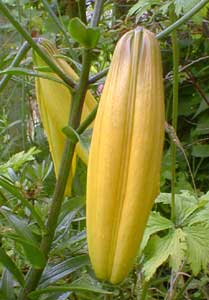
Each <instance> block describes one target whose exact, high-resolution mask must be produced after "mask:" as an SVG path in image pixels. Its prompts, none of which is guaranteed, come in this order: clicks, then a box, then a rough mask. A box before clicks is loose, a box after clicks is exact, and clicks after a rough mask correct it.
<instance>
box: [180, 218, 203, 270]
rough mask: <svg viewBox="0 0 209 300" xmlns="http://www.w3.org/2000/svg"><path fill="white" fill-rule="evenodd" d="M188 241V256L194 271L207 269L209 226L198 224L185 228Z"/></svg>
mask: <svg viewBox="0 0 209 300" xmlns="http://www.w3.org/2000/svg"><path fill="white" fill-rule="evenodd" d="M184 233H185V237H186V242H187V258H188V262H189V263H190V265H191V269H192V272H193V273H194V275H197V274H198V273H199V272H200V271H201V269H203V270H205V271H207V269H208V264H209V255H208V253H209V227H208V226H204V225H203V224H197V225H193V226H190V227H185V228H184Z"/></svg>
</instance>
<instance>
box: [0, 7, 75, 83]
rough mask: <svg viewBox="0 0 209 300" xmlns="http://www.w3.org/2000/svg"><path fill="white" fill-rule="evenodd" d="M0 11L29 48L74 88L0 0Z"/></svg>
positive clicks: (68, 78)
mask: <svg viewBox="0 0 209 300" xmlns="http://www.w3.org/2000/svg"><path fill="white" fill-rule="evenodd" d="M0 11H1V12H2V13H3V14H4V15H5V16H6V17H7V18H8V20H9V21H10V22H11V24H12V25H13V26H14V27H15V28H16V29H17V31H18V32H19V33H20V34H21V35H22V36H23V37H24V38H25V40H26V41H27V42H28V43H29V44H30V46H31V48H33V49H34V50H35V51H36V52H37V53H38V55H39V56H40V57H41V58H42V59H43V60H44V61H45V63H46V64H47V65H48V66H49V67H50V68H51V69H52V70H53V71H54V72H55V73H56V74H57V75H58V76H59V77H60V78H61V79H62V80H63V81H64V82H65V83H67V84H68V85H69V87H72V88H74V87H75V83H74V81H73V80H72V79H71V78H70V77H69V76H67V75H66V74H65V73H64V72H62V70H61V69H60V68H59V67H58V66H57V65H56V64H54V63H53V61H52V60H51V59H50V56H49V55H47V53H45V52H44V51H43V50H42V49H41V48H40V47H39V46H38V44H37V43H36V42H35V41H34V40H33V38H32V37H31V36H30V34H29V33H28V32H27V31H26V30H25V29H24V28H23V27H22V25H21V24H20V23H19V22H18V21H17V20H16V19H15V18H14V17H13V16H12V15H11V13H10V11H9V10H8V8H7V7H6V6H5V5H4V4H3V2H2V1H0Z"/></svg>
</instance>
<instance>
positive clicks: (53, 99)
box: [33, 40, 97, 195]
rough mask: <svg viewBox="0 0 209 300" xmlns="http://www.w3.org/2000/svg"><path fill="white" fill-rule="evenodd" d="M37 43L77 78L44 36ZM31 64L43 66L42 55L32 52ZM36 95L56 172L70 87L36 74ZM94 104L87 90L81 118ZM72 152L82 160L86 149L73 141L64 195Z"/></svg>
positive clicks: (69, 182) (69, 180) (61, 66)
mask: <svg viewBox="0 0 209 300" xmlns="http://www.w3.org/2000/svg"><path fill="white" fill-rule="evenodd" d="M40 46H41V47H42V49H43V50H44V51H46V52H47V54H49V55H50V56H51V59H52V60H53V61H54V62H55V63H56V64H57V65H58V66H59V68H61V69H62V71H63V72H65V74H67V75H68V76H69V77H71V78H72V79H73V80H75V81H76V80H77V79H78V76H77V74H76V73H75V72H74V70H73V69H72V68H71V67H70V66H69V65H68V64H67V62H66V61H65V60H64V59H60V58H56V57H54V55H57V54H58V51H57V50H56V48H55V47H54V46H53V44H51V42H49V41H47V40H42V41H40ZM33 57H34V64H35V65H36V66H38V67H41V66H44V65H45V63H44V62H43V61H42V59H41V58H40V57H39V56H38V55H37V54H36V53H34V55H33ZM49 75H50V76H51V77H55V78H59V77H58V76H57V75H56V74H54V73H49ZM36 96H37V101H38V106H39V111H40V116H41V120H42V123H43V127H44V130H45V133H46V135H47V138H48V142H49V148H50V152H51V155H52V159H53V162H54V168H55V174H56V176H57V175H58V172H59V166H60V162H61V157H62V154H63V150H64V144H65V139H66V136H65V135H64V133H63V132H62V129H63V128H64V127H65V126H66V125H67V122H68V116H69V110H70V107H71V101H72V95H71V92H70V90H69V89H68V88H67V87H66V86H65V85H63V84H61V83H58V82H54V81H52V80H48V79H43V78H40V77H39V78H36ZM96 105H97V102H96V100H95V99H94V97H93V96H92V95H91V93H90V91H88V92H87V94H86V98H85V103H84V106H83V112H82V117H81V118H82V119H81V120H84V119H85V118H86V117H87V116H88V114H89V113H90V112H91V111H92V110H93V109H94V107H95V106H96ZM76 154H77V155H78V156H79V157H80V158H81V159H82V160H83V162H84V163H86V164H87V162H88V151H87V149H85V148H84V147H82V145H81V144H80V143H78V144H77V145H76V151H75V155H74V158H73V163H72V171H71V174H70V175H69V178H68V183H67V186H66V190H65V195H69V194H70V192H71V183H72V177H73V173H74V171H75V166H76Z"/></svg>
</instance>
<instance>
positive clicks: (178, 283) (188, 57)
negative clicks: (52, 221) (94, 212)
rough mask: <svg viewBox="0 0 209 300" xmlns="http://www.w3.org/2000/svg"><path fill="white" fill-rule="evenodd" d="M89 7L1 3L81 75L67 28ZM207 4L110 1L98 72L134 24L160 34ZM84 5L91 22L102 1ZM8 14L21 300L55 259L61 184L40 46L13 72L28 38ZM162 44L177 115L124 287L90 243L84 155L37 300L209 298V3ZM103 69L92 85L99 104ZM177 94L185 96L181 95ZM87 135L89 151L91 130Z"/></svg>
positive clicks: (15, 291) (5, 244) (1, 162)
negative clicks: (45, 241)
mask: <svg viewBox="0 0 209 300" xmlns="http://www.w3.org/2000/svg"><path fill="white" fill-rule="evenodd" d="M80 2H82V1H80ZM80 2H79V1H78V2H76V1H63V0H59V1H56V0H55V1H54V0H52V1H50V2H47V1H44V0H43V1H39V0H35V1H28V0H5V1H1V3H3V4H5V5H6V6H7V8H8V9H9V11H10V13H11V14H12V16H13V17H14V18H15V19H16V20H18V22H19V24H21V26H22V27H23V28H26V29H27V30H28V32H29V33H30V35H31V36H32V37H34V38H37V37H40V36H41V37H45V38H47V39H49V40H51V41H53V42H54V43H55V45H56V46H57V48H59V49H60V52H61V54H63V55H65V56H66V57H68V59H69V61H70V62H71V65H72V66H73V67H74V69H75V70H76V72H77V73H80V70H81V62H82V47H81V45H80V44H79V41H78V40H76V39H72V37H71V36H70V34H69V32H68V25H69V20H70V19H72V18H73V17H76V16H79V3H80ZM199 2H201V1H196V0H185V1H177V0H175V1H174V0H165V1H163V0H156V1H154V0H152V1H145V0H139V1H125V0H120V1H104V5H103V12H102V15H101V19H100V23H99V31H100V39H99V42H98V44H97V46H96V49H94V50H92V53H93V61H92V66H91V69H90V76H91V77H92V76H94V75H96V74H98V73H100V72H102V71H103V70H105V69H106V68H108V66H109V63H110V60H111V57H112V53H113V50H114V47H115V44H116V42H117V40H118V39H119V38H120V37H121V36H122V35H123V34H124V33H125V32H126V31H128V30H130V29H132V28H135V27H136V26H137V25H139V26H144V27H146V28H148V29H150V30H151V31H152V32H154V33H155V34H158V33H159V32H161V31H163V30H165V29H166V28H167V27H168V26H169V25H170V24H171V23H173V22H175V20H176V19H178V18H181V17H182V16H183V15H185V14H187V13H188V12H189V11H191V10H192V9H193V8H194V7H195V5H197V4H198V3H199ZM205 2H207V1H205ZM85 4H86V17H87V22H88V23H90V22H91V20H92V15H93V9H94V5H95V1H90V0H89V1H88V0H87V1H86V3H85ZM1 12H2V10H1V8H0V30H1V33H0V42H1V51H0V70H1V71H0V80H1V81H0V92H1V93H0V104H1V105H0V205H1V208H0V238H1V248H0V261H1V265H0V273H1V281H0V299H4V300H5V299H11V300H13V299H23V298H21V297H22V296H21V291H22V287H23V286H24V284H25V280H26V277H25V275H26V274H27V273H28V270H29V269H30V267H31V266H32V267H34V268H41V267H42V266H43V265H44V254H43V253H42V251H41V250H40V247H39V244H40V240H41V236H42V234H43V232H44V221H45V220H46V218H47V215H48V210H49V207H50V205H51V201H52V196H53V191H54V186H55V181H56V180H55V175H54V170H53V164H52V161H51V156H50V153H49V149H48V143H47V140H46V137H45V134H44V131H43V128H42V124H41V122H40V118H39V112H38V108H37V102H36V96H35V88H34V76H30V75H31V71H32V70H33V64H32V55H31V52H30V51H29V52H28V53H27V55H26V56H24V58H23V59H22V60H21V62H20V65H19V68H18V69H14V68H12V67H14V65H12V64H13V62H14V58H15V56H16V55H17V53H18V51H19V50H20V48H21V47H22V45H23V42H24V39H23V37H22V35H21V34H20V33H19V32H17V30H16V29H15V28H14V27H13V25H12V24H11V22H9V21H8V19H7V18H6V16H5V14H4V13H3V12H2V13H1ZM80 16H81V14H80ZM160 45H161V50H162V58H163V67H164V82H165V95H166V97H165V101H166V120H167V125H166V132H167V134H166V141H165V149H164V157H163V162H162V175H161V194H160V195H159V197H158V198H157V200H156V203H155V205H154V208H153V212H152V213H151V215H150V218H149V222H148V225H147V229H146V231H145V235H144V239H143V242H142V245H141V249H140V250H139V255H138V258H137V261H136V264H135V266H134V269H133V270H132V272H131V273H130V275H129V277H128V278H127V279H126V280H125V281H124V282H123V283H122V284H121V285H118V286H111V285H109V284H107V283H103V282H98V281H97V280H96V278H95V276H94V273H93V271H92V269H91V265H90V263H89V258H88V250H87V245H86V233H85V185H86V166H85V165H84V164H83V163H82V162H81V161H80V160H79V159H78V161H77V169H76V175H75V178H74V181H73V192H72V197H70V198H65V199H64V202H63V204H62V208H61V213H60V215H59V219H58V225H57V227H56V231H55V237H54V239H53V243H52V246H51V251H50V255H49V260H48V263H47V266H46V268H45V270H44V272H43V274H42V276H41V280H40V282H39V285H38V287H37V289H36V292H33V293H31V297H32V298H33V299H45V300H46V299H50V300H53V299H57V300H58V299H59V300H65V299H79V300H80V299H142V300H143V299H153V300H154V299H169V300H171V299H173V300H174V299H191V300H194V299H198V300H204V299H209V277H208V264H209V193H208V190H209V189H208V182H209V171H208V170H209V144H208V140H209V117H208V109H209V84H208V82H209V75H208V74H209V5H208V4H207V5H205V6H204V7H203V8H202V9H201V10H200V11H198V13H196V14H195V15H194V16H193V17H192V18H190V19H189V20H187V21H186V22H185V23H184V24H183V25H182V26H180V27H179V28H178V30H177V31H174V32H173V33H172V34H171V35H168V36H166V37H164V38H162V39H160ZM175 54H176V57H175ZM175 67H176V68H175ZM5 70H6V71H5ZM5 74H6V75H5ZM102 74H103V72H102ZM102 74H101V76H100V78H99V79H98V80H97V81H95V82H94V83H93V84H92V85H91V88H92V91H93V93H94V95H95V97H96V99H97V100H98V102H99V98H100V94H101V91H102V87H103V84H104V81H105V72H104V76H102ZM8 75H9V76H10V77H11V78H10V80H9V81H8V82H7V84H5V76H7V78H8ZM176 80H177V84H176V86H175V81H176ZM177 90H178V93H176V91H177ZM175 94H177V96H178V97H177V98H178V102H177V101H176V100H175V101H174V102H173V96H175ZM174 98H175V97H174ZM175 112H176V113H177V119H176V116H175ZM177 120H178V122H177ZM83 138H84V139H85V143H86V147H88V146H89V138H88V135H87V134H86V135H85V133H84V135H83ZM174 194H175V195H174ZM174 196H175V197H174ZM174 198H175V199H174ZM174 200H175V201H174Z"/></svg>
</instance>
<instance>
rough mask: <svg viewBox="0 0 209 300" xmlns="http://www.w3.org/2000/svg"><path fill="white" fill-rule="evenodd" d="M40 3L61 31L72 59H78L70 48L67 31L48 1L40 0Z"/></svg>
mask: <svg viewBox="0 0 209 300" xmlns="http://www.w3.org/2000/svg"><path fill="white" fill-rule="evenodd" d="M42 3H43V5H44V7H45V9H46V11H47V12H48V14H49V15H50V17H51V19H52V20H53V21H54V23H55V24H56V26H57V28H58V29H59V30H60V31H61V32H62V33H63V35H64V37H65V39H66V42H67V44H68V50H69V52H70V55H71V56H72V58H73V59H74V60H77V59H78V56H77V54H76V52H75V51H74V50H73V49H72V44H71V43H70V40H69V36H68V33H67V31H66V30H65V28H64V26H63V25H62V24H61V22H60V20H59V18H58V17H57V16H56V15H55V13H54V12H53V10H52V9H51V7H50V5H49V3H48V1H47V0H42Z"/></svg>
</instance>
